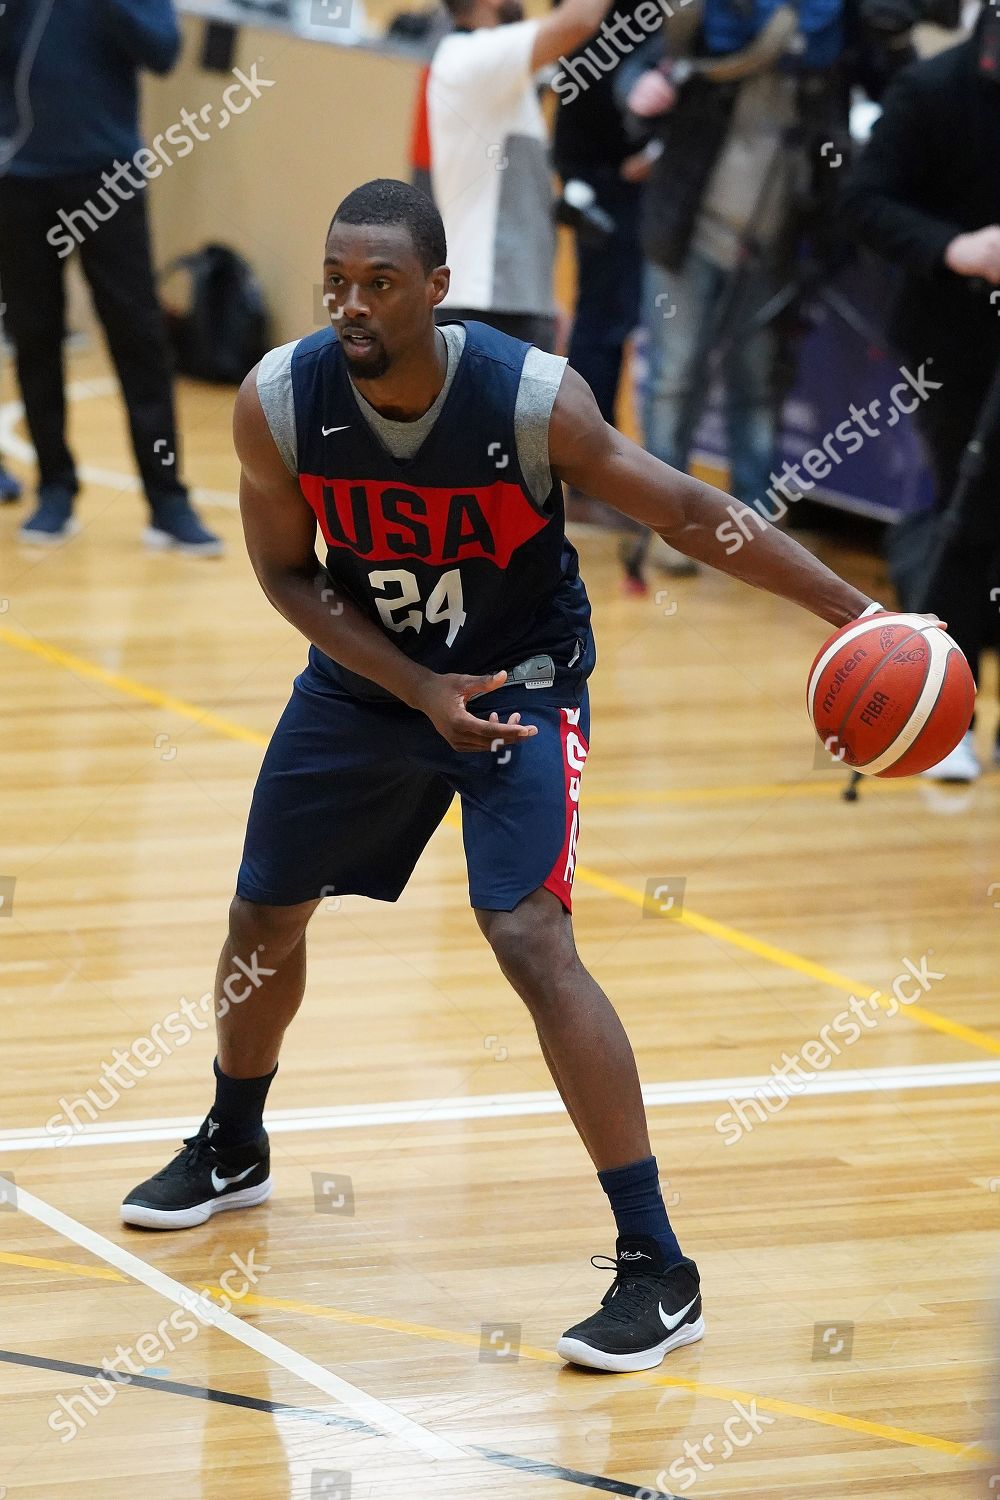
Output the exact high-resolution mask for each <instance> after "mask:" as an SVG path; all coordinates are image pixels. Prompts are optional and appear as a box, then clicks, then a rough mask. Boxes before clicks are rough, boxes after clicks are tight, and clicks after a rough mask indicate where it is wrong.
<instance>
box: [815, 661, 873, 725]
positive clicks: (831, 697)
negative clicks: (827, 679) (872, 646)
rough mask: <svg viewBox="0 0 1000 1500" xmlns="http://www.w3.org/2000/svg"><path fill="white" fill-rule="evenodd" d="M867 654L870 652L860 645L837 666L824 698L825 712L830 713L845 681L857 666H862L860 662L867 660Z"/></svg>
mask: <svg viewBox="0 0 1000 1500" xmlns="http://www.w3.org/2000/svg"><path fill="white" fill-rule="evenodd" d="M867 656H868V652H867V651H862V650H861V649H860V647H859V648H858V650H857V651H855V652H854V653H853V654H852V655H851V656H846V657H845V658H844V660H843V661H842V662H841V664H840V666H839V667H838V668H837V670H836V672H834V674H833V680H832V681H831V683H830V686H829V687H828V688H827V690H826V696H825V698H824V699H823V712H824V713H829V711H830V709H831V708H832V707H833V705H834V704H835V703H836V701H837V694H838V693H839V692H840V690H841V688H842V687H843V686H844V683H845V682H846V681H847V679H848V677H849V676H850V674H851V673H852V672H853V671H854V669H855V667H858V666H860V664H861V663H862V662H863V661H865V660H866V658H867Z"/></svg>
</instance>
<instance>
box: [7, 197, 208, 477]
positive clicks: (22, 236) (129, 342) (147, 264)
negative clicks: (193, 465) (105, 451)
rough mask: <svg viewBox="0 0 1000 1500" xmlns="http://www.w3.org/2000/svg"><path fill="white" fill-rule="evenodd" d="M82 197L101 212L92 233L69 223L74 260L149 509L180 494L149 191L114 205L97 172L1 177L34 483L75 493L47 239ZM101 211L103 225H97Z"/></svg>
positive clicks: (61, 318) (55, 275)
mask: <svg viewBox="0 0 1000 1500" xmlns="http://www.w3.org/2000/svg"><path fill="white" fill-rule="evenodd" d="M88 200H92V201H93V202H94V203H95V205H96V208H97V214H95V215H92V222H93V224H94V225H95V227H94V228H88V226H87V224H86V221H85V220H84V219H83V218H82V217H81V218H77V219H76V220H74V221H73V222H74V223H75V224H76V225H77V226H78V228H79V231H80V233H81V234H82V235H83V240H82V243H81V244H80V246H79V254H80V261H81V264H82V266H83V271H84V275H85V276H86V278H87V281H88V282H89V284H90V290H91V293H92V295H93V299H94V307H95V309H96V311H97V315H98V317H99V318H100V320H101V323H102V324H103V326H104V332H105V336H106V338H107V342H108V348H109V350H110V352H111V358H112V360H113V361H114V366H115V370H116V371H117V374H118V379H119V381H120V382H121V388H122V393H123V395H124V397H125V406H126V408H127V410H128V419H129V426H130V428H131V432H132V446H133V449H134V451H135V457H136V462H137V464H138V466H139V472H140V474H141V475H142V481H143V486H144V488H145V491H146V495H147V497H148V499H149V501H150V503H151V505H153V506H155V505H156V504H158V503H159V502H160V501H161V500H166V499H169V498H172V497H175V496H178V495H180V496H183V495H185V494H186V491H185V490H184V487H183V486H182V485H181V484H180V482H179V481H178V478H177V469H178V463H179V457H178V453H179V450H178V444H177V432H176V427H175V423H174V404H173V392H172V388H171V365H170V349H169V345H168V342H167V336H166V330H165V327H164V322H163V314H162V312H161V309H160V305H159V301H158V299H157V295H156V283H155V280H154V276H153V267H152V261H151V256H150V244H149V229H148V226H147V222H146V195H145V193H144V192H137V193H136V194H135V196H134V197H133V198H132V199H130V200H128V201H125V202H120V201H119V200H118V199H117V197H115V196H114V195H113V194H111V193H110V192H108V190H107V189H105V188H104V187H103V184H102V183H101V180H100V178H99V177H96V176H95V177H89V176H88V177H71V178H56V179H45V178H30V179H29V178H18V177H3V178H0V285H2V286H3V294H4V299H5V301H6V304H7V308H6V312H5V314H4V317H5V321H6V327H7V332H8V334H9V336H10V338H11V339H12V341H13V343H14V346H15V351H16V361H17V375H18V380H19V382H20V386H21V394H22V397H23V400H24V409H25V415H26V417H27V422H28V431H29V433H30V434H31V440H32V442H33V443H34V445H35V449H36V451H37V454H38V469H39V483H40V485H41V487H42V488H45V487H48V486H56V487H63V486H65V487H66V488H67V489H69V490H71V491H73V492H74V493H75V491H76V489H77V478H76V465H75V463H74V460H73V455H72V454H71V453H70V451H69V448H68V447H67V445H66V397H65V390H64V373H65V372H64V366H63V338H64V336H65V332H66V325H65V310H66V307H65V285H64V269H65V264H66V262H65V259H60V257H59V254H58V251H57V248H56V246H54V245H52V244H51V243H49V241H48V239H47V238H46V236H47V235H48V232H49V230H50V229H53V228H56V229H59V230H60V232H61V233H62V234H63V236H64V238H63V239H60V240H57V245H60V246H61V245H62V244H64V243H65V238H66V237H68V236H66V232H65V230H64V228H63V225H62V223H61V221H60V220H59V219H58V217H57V216H58V214H59V211H60V209H62V210H64V211H65V212H66V213H67V214H70V213H72V212H73V211H74V210H79V209H81V208H83V207H84V206H85V205H86V204H87V202H88ZM116 203H117V205H118V206H117V209H116V210H115V211H114V212H112V211H111V206H110V205H113V204H116ZM88 212H89V210H88ZM101 214H103V215H104V218H105V221H106V222H104V223H101V222H99V221H98V215H101ZM53 238H54V239H55V238H56V236H55V235H53Z"/></svg>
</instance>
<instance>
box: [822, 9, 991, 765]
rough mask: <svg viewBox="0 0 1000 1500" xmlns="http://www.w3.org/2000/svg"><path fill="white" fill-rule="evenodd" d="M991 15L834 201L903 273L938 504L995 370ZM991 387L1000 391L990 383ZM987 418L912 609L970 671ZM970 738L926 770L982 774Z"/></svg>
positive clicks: (984, 631)
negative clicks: (929, 621)
mask: <svg viewBox="0 0 1000 1500" xmlns="http://www.w3.org/2000/svg"><path fill="white" fill-rule="evenodd" d="M998 159H1000V17H998V16H997V13H996V11H995V10H994V9H993V8H992V7H991V6H990V5H986V6H984V8H983V11H982V14H981V16H980V19H979V23H978V25H977V27H976V30H975V33H974V35H973V36H972V37H971V38H970V39H969V40H967V41H965V42H963V43H962V44H961V45H960V46H957V47H952V48H949V49H948V50H947V51H945V52H941V53H939V54H938V55H937V56H936V57H933V58H931V59H929V60H927V61H924V62H920V63H916V64H915V65H914V66H912V67H910V68H907V69H906V70H905V71H904V72H902V73H900V74H899V76H898V77H897V78H896V79H895V80H894V82H893V85H892V87H891V88H890V89H889V91H888V93H887V94H886V97H885V100H884V113H883V115H882V118H881V120H880V121H879V122H878V124H877V125H876V127H875V130H874V132H873V135H872V139H871V143H870V144H869V146H868V148H867V150H866V152H865V154H864V156H863V157H862V158H861V160H860V162H859V163H858V165H857V167H856V168H855V170H854V173H853V176H852V178H851V180H850V182H849V184H848V186H847V190H846V192H845V194H844V200H843V206H844V209H845V211H846V214H847V215H848V218H849V221H850V222H851V224H852V225H853V226H854V228H855V229H856V231H857V234H858V236H859V237H860V239H861V240H863V241H864V242H865V243H866V244H868V245H869V246H871V247H872V248H873V249H875V250H877V251H879V252H880V253H881V254H882V255H884V256H885V257H886V258H887V259H888V260H890V261H893V262H895V263H896V264H898V265H899V266H901V267H902V268H903V272H904V276H903V282H902V286H901V289H900V294H899V297H898V300H897V303H896V306H895V309H894V313H893V316H892V320H891V327H890V336H891V337H892V339H893V342H894V343H895V345H896V346H897V348H898V350H899V351H900V353H901V355H902V356H903V357H904V359H905V361H906V363H907V365H908V367H909V368H911V369H916V370H918V371H919V370H920V369H921V368H924V369H925V370H926V372H927V375H928V377H929V379H933V382H934V386H933V388H932V389H931V390H930V394H929V399H927V400H926V401H922V402H921V403H920V405H919V407H918V411H917V421H918V422H919V423H920V428H921V431H922V433H923V436H924V438H925V440H926V443H927V446H928V449H929V451H930V456H931V461H932V466H933V471H934V478H935V484H936V491H937V504H938V507H939V509H940V510H942V511H943V510H944V508H945V507H947V506H948V504H949V501H950V499H951V497H952V495H953V492H954V491H955V489H956V485H957V483H958V481H959V476H960V471H961V468H962V464H963V451H964V450H965V448H966V444H967V443H968V442H969V439H970V437H972V435H973V433H974V431H976V429H977V426H981V425H982V418H981V413H982V412H983V410H984V402H985V400H986V397H987V393H988V392H989V391H990V389H991V385H992V382H993V380H994V377H995V376H996V373H997V368H998V362H1000V315H998V312H1000V309H998V302H1000V297H998V296H997V294H993V296H992V297H991V294H990V288H991V287H1000V173H998V170H997V162H998ZM998 389H1000V388H998ZM995 426H996V424H995V422H994V421H993V420H992V418H989V417H987V419H986V428H987V430H986V431H984V432H982V434H981V435H982V438H983V443H982V453H981V458H982V465H981V470H980V472H979V473H978V475H977V476H976V477H975V479H974V481H973V482H972V483H971V484H969V483H966V484H964V485H963V490H964V503H963V504H962V505H961V508H960V514H958V515H957V516H955V517H954V520H955V522H956V525H955V526H954V528H953V529H951V528H949V529H946V528H945V523H944V522H943V521H941V522H939V523H938V526H937V539H936V540H935V538H934V537H933V536H931V537H930V538H929V540H928V546H929V550H930V558H929V565H930V566H929V577H928V578H927V580H926V582H925V584H924V586H923V591H922V597H921V598H915V599H913V600H906V601H904V602H905V603H906V604H907V605H908V606H909V607H914V608H916V607H919V608H921V609H928V610H932V611H933V612H934V613H936V614H938V615H940V617H941V618H942V619H944V620H947V622H948V628H949V630H950V632H951V634H952V635H953V636H954V637H955V639H956V640H957V641H958V644H959V645H960V646H961V647H962V649H963V651H964V652H965V654H966V656H967V657H968V659H969V662H970V664H971V665H972V668H973V671H974V672H977V671H978V662H979V657H980V654H981V652H982V650H983V648H984V646H985V645H986V644H988V643H989V641H990V638H991V635H992V632H993V629H994V628H995V624H996V618H997V615H996V611H997V600H998V599H1000V588H998V586H1000V494H998V491H1000V441H998V438H997V434H996V431H995ZM979 769H980V768H979V763H978V761H977V759H976V755H975V752H974V749H973V742H972V734H971V731H970V733H969V734H968V735H967V736H966V739H965V740H964V741H963V742H962V743H961V744H960V745H959V746H958V747H957V749H956V750H954V751H953V752H952V754H951V755H950V756H949V757H948V758H947V760H945V761H942V762H941V764H940V765H939V766H936V767H934V768H933V769H932V770H931V771H929V772H927V773H926V774H927V775H929V776H932V777H935V778H937V779H939V780H957V781H972V780H974V779H975V778H976V777H977V776H978V775H979Z"/></svg>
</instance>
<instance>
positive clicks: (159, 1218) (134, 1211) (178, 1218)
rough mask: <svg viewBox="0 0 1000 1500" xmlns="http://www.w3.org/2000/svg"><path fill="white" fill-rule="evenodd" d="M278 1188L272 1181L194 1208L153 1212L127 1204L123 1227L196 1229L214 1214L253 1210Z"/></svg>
mask: <svg viewBox="0 0 1000 1500" xmlns="http://www.w3.org/2000/svg"><path fill="white" fill-rule="evenodd" d="M273 1186H274V1184H273V1182H272V1180H271V1178H270V1177H268V1178H266V1179H265V1180H264V1181H263V1182H259V1183H258V1184H257V1186H256V1187H252V1188H241V1189H240V1190H239V1192H236V1193H226V1195H225V1196H224V1197H222V1198H211V1199H209V1201H208V1202H207V1203H195V1204H192V1206H191V1207H190V1208H180V1209H175V1210H173V1211H172V1212H171V1211H170V1210H169V1209H164V1208H150V1207H148V1206H147V1205H146V1204H143V1203H123V1204H122V1223H123V1224H134V1225H135V1226H136V1228H137V1229H196V1228H197V1226H198V1225H199V1224H205V1223H207V1222H208V1220H209V1219H210V1218H211V1217H212V1215H213V1214H222V1213H227V1212H228V1210H229V1209H231V1208H253V1207H255V1205H256V1204H258V1203H263V1202H265V1200H266V1199H268V1198H270V1196H271V1190H272V1188H273Z"/></svg>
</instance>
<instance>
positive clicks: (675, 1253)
mask: <svg viewBox="0 0 1000 1500" xmlns="http://www.w3.org/2000/svg"><path fill="white" fill-rule="evenodd" d="M597 1178H598V1181H599V1182H600V1184H601V1187H602V1188H603V1189H604V1191H605V1192H606V1193H607V1195H608V1200H609V1202H610V1204H611V1212H612V1213H613V1214H614V1216H615V1223H616V1224H617V1226H618V1234H619V1236H621V1237H623V1238H624V1237H625V1236H628V1235H638V1234H644V1235H648V1236H649V1238H650V1239H653V1240H655V1241H656V1243H657V1244H658V1245H659V1247H660V1250H661V1251H662V1253H663V1258H664V1261H665V1262H666V1265H667V1266H673V1265H676V1264H677V1262H678V1261H679V1260H683V1258H684V1257H683V1255H682V1253H681V1247H680V1245H679V1244H678V1242H677V1236H676V1234H674V1231H673V1230H672V1229H671V1227H670V1220H669V1219H668V1218H667V1210H666V1208H665V1207H664V1205H663V1195H662V1193H661V1192H660V1178H659V1173H658V1171H657V1167H656V1157H655V1156H647V1157H646V1158H645V1159H644V1160H643V1161H633V1162H629V1163H628V1165H627V1166H624V1167H611V1168H609V1169H608V1171H606V1172H598V1174H597Z"/></svg>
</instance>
